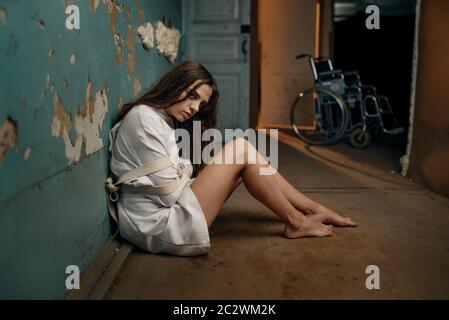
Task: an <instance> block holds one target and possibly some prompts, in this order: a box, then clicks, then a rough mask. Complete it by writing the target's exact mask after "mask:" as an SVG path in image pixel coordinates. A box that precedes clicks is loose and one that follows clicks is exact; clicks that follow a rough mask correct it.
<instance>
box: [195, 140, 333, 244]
mask: <svg viewBox="0 0 449 320" xmlns="http://www.w3.org/2000/svg"><path fill="white" fill-rule="evenodd" d="M242 144H243V145H244V148H243V147H242ZM236 145H237V146H238V147H237V148H236V149H237V150H235V151H234V149H235V147H236ZM231 150H232V151H231ZM241 150H244V151H243V152H244V154H243V155H242V154H240V155H239V152H241ZM248 151H251V152H257V151H255V149H254V147H253V146H252V145H251V144H250V143H249V142H247V141H246V140H244V139H237V140H235V141H232V142H230V143H228V144H226V145H225V146H224V147H223V148H222V149H221V151H220V152H219V153H218V154H217V155H216V156H215V157H214V158H213V159H212V161H211V162H210V164H208V165H207V166H206V167H205V168H204V169H203V170H202V171H201V172H200V174H199V175H198V176H197V177H196V179H195V181H194V182H193V183H192V184H191V188H192V190H193V192H194V193H195V195H196V197H197V199H198V201H199V203H200V205H201V208H202V209H203V212H204V215H205V217H206V221H207V224H208V226H211V225H212V223H213V221H214V220H215V218H216V216H217V215H218V213H219V212H220V209H221V207H222V205H223V203H224V202H225V201H226V199H227V198H228V197H229V195H230V194H231V193H232V192H233V191H234V189H235V186H236V185H238V179H239V178H240V177H241V178H242V181H243V183H244V184H245V186H246V188H247V189H248V191H249V192H250V194H251V195H252V196H253V197H255V198H256V199H257V200H259V201H260V202H262V203H263V204H265V205H266V206H267V207H268V208H270V209H271V210H272V211H273V212H274V213H275V214H276V215H278V216H279V218H280V219H281V220H282V221H284V223H285V230H284V234H285V236H286V237H288V238H300V237H306V236H315V237H324V236H329V235H331V234H332V229H331V228H330V227H328V226H325V225H324V224H322V223H320V222H319V221H316V220H313V219H309V218H307V217H305V216H304V215H303V214H302V213H301V212H300V211H298V210H297V209H296V208H295V207H294V206H293V205H292V204H291V203H290V201H289V200H288V199H287V197H286V196H285V195H284V193H283V192H282V190H281V189H280V188H279V186H278V184H277V183H276V180H275V177H274V176H273V175H261V174H260V171H259V169H260V168H261V167H263V166H266V165H267V164H265V163H262V162H260V161H257V163H255V164H252V163H248V162H249V161H248ZM230 152H232V154H233V155H234V157H233V159H232V160H233V162H232V164H227V163H224V159H225V157H226V154H229V153H230ZM237 155H239V156H242V157H243V159H244V162H243V163H242V164H238V163H237V161H236V156H237ZM219 159H221V162H222V164H217V163H216V162H217V161H218V160H219Z"/></svg>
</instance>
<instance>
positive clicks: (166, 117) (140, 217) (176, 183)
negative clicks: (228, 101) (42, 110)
mask: <svg viewBox="0 0 449 320" xmlns="http://www.w3.org/2000/svg"><path fill="white" fill-rule="evenodd" d="M217 103H218V90H217V85H216V82H215V80H214V79H213V77H212V75H211V74H210V73H209V72H208V71H207V70H206V69H205V68H204V67H203V66H202V65H201V64H199V63H196V62H192V61H187V62H183V63H181V64H179V65H178V66H176V67H175V68H173V69H172V70H170V71H169V72H168V73H166V74H165V75H163V76H162V77H161V78H160V79H159V80H158V81H157V82H156V83H155V84H154V86H153V87H152V88H151V89H150V90H149V91H148V92H147V93H145V94H144V95H143V96H142V97H140V98H138V99H137V100H136V101H134V102H132V103H128V104H125V105H124V106H123V107H122V108H121V110H120V112H119V115H118V123H117V124H116V125H115V126H114V128H113V129H112V130H111V132H110V138H111V141H110V142H111V145H110V151H111V153H112V158H111V163H110V169H111V171H112V173H113V174H114V175H115V176H116V177H120V178H119V180H118V181H117V182H116V183H115V184H113V183H112V181H111V180H109V185H108V189H109V191H110V192H111V196H112V197H111V198H112V199H113V200H117V199H118V201H117V209H118V216H119V217H118V220H119V230H120V233H121V236H122V237H123V238H125V239H127V240H129V241H130V242H131V243H133V244H135V245H136V246H138V247H140V248H142V249H143V250H146V251H149V252H152V253H169V254H175V255H184V256H193V255H200V254H207V253H208V251H209V248H210V242H209V231H208V230H209V227H210V226H211V225H212V223H213V221H214V220H215V218H216V216H217V215H218V213H219V212H220V208H221V207H222V205H223V203H224V202H225V201H226V200H227V199H228V197H229V196H230V195H231V194H232V192H233V191H234V190H235V189H236V188H237V187H238V186H239V185H240V184H241V183H243V184H244V185H245V187H246V188H247V189H248V191H249V192H250V194H251V195H252V196H254V197H255V198H256V199H257V200H259V201H261V202H262V203H263V204H265V205H266V206H267V207H268V208H270V209H271V210H272V211H273V212H274V213H275V214H276V215H278V216H279V218H280V219H281V220H282V221H283V222H284V223H285V227H284V235H285V237H287V238H301V237H325V236H330V235H331V234H332V229H331V226H328V225H326V224H330V225H335V226H340V227H347V226H356V223H355V222H353V221H352V220H351V219H349V218H344V217H342V216H340V215H338V214H337V213H335V212H334V211H332V210H330V209H327V208H325V207H324V206H322V205H320V204H318V203H316V202H314V201H312V200H311V199H309V198H307V197H306V196H304V195H303V194H302V193H300V192H299V191H298V190H296V189H295V188H294V187H293V186H291V185H290V184H289V183H288V182H287V181H286V180H285V179H284V178H283V177H282V176H281V175H280V174H279V173H277V172H276V173H275V174H273V175H260V174H259V169H260V168H262V167H267V166H269V164H268V163H267V162H266V161H265V160H264V158H263V157H261V156H260V158H259V157H258V158H257V159H258V160H257V162H251V161H248V154H249V153H250V152H257V150H255V148H254V147H253V146H252V145H251V144H250V143H249V142H248V141H247V140H245V139H241V138H239V139H236V140H233V141H231V142H229V143H227V144H226V145H224V146H223V147H222V148H221V150H220V151H219V152H218V153H217V154H215V155H213V157H212V159H211V160H210V161H208V163H201V164H200V165H197V164H195V165H192V163H193V161H191V160H192V159H190V160H187V159H183V158H181V157H179V155H178V148H177V145H176V138H175V128H184V129H186V130H188V131H189V132H190V133H191V134H190V137H191V138H192V130H193V129H192V128H193V121H200V122H201V132H204V130H206V129H208V128H213V127H215V125H216V115H217ZM192 139H193V138H192ZM190 145H193V143H191V144H190ZM202 148H204V145H203V146H202ZM231 153H232V155H233V156H232V157H233V160H235V158H236V157H237V156H242V157H243V158H244V159H245V161H244V162H243V163H236V162H237V161H233V162H232V163H224V159H225V155H226V154H228V155H231ZM191 157H193V154H192V155H191ZM220 160H223V161H222V162H220ZM219 163H223V164H219ZM192 176H193V177H196V178H192Z"/></svg>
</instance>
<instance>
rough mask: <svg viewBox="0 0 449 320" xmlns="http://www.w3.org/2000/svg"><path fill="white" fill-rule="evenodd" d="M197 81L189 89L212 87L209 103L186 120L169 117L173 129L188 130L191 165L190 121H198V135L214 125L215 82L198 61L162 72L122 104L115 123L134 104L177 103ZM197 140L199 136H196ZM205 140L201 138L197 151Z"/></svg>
mask: <svg viewBox="0 0 449 320" xmlns="http://www.w3.org/2000/svg"><path fill="white" fill-rule="evenodd" d="M198 80H199V83H198V84H197V85H195V87H193V88H192V89H191V90H192V91H193V90H195V89H196V88H198V87H200V86H202V85H203V84H207V85H209V86H210V87H211V88H212V95H211V96H210V99H209V102H208V103H207V104H206V105H205V106H203V107H201V108H200V110H199V111H198V112H197V113H196V114H195V115H194V116H193V117H192V118H190V119H189V120H187V121H184V122H179V121H177V120H176V119H175V118H173V122H174V124H175V128H183V129H186V130H187V131H188V132H189V136H190V160H191V162H192V164H193V138H194V137H193V121H201V136H202V133H203V132H204V131H205V130H207V129H210V128H215V127H216V125H217V108H218V98H219V93H218V89H217V83H216V81H215V79H214V78H213V76H212V75H211V74H210V72H209V71H208V70H207V69H206V68H205V67H204V66H203V65H201V64H200V63H198V62H195V61H184V62H182V63H180V64H178V65H177V66H175V67H174V68H172V69H171V70H169V71H168V72H167V73H165V74H164V75H162V76H161V77H160V78H159V80H157V81H156V82H155V83H154V84H153V86H152V87H151V88H150V89H149V90H148V91H147V92H146V93H144V94H143V95H142V96H141V97H139V98H137V99H135V100H134V101H132V102H129V103H126V104H124V105H123V106H122V107H121V108H120V110H119V113H118V116H117V122H119V121H121V120H123V118H125V116H126V115H127V114H128V112H129V111H130V110H131V109H132V108H133V107H135V106H137V105H140V104H144V105H148V106H152V107H155V108H167V107H169V106H171V105H173V104H175V103H177V102H180V101H184V100H185V99H187V97H188V96H189V95H188V94H187V95H186V97H184V98H183V99H180V97H181V94H182V93H183V92H184V91H186V90H188V89H189V88H190V86H192V85H193V84H194V83H195V82H196V81H198ZM200 139H201V137H200ZM206 144H207V142H203V141H201V153H202V151H203V149H204V147H205V146H206ZM200 158H201V164H193V169H194V170H193V176H194V177H195V176H197V175H198V173H199V172H200V171H201V169H202V168H203V167H204V166H205V164H204V163H203V162H202V157H201V156H200Z"/></svg>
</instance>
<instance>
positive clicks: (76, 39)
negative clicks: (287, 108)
mask: <svg viewBox="0 0 449 320" xmlns="http://www.w3.org/2000/svg"><path fill="white" fill-rule="evenodd" d="M72 3H74V4H76V5H77V6H78V7H79V9H80V30H73V31H70V30H68V29H67V28H66V27H65V22H66V18H67V17H68V15H66V13H65V8H66V6H67V5H70V4H72ZM108 3H109V4H108ZM96 4H98V7H96ZM95 7H96V8H95ZM114 8H115V9H116V10H115V9H114ZM164 17H165V21H166V22H167V21H170V22H171V24H172V26H173V27H175V28H177V29H181V25H182V21H181V1H180V0H159V1H156V0H141V1H138V0H128V1H123V0H122V1H120V0H116V1H109V0H99V1H98V0H97V1H95V0H92V1H90V0H78V1H69V0H41V1H29V0H14V1H13V0H6V1H1V2H0V71H1V73H0V128H3V131H2V129H0V133H5V132H7V133H8V134H12V133H13V131H14V130H12V131H11V130H6V128H7V127H8V126H7V125H6V124H7V123H8V121H7V119H12V120H13V122H14V123H15V124H16V133H17V137H16V140H15V141H16V143H15V145H14V146H12V148H7V147H5V145H6V144H5V141H7V139H8V137H6V138H5V136H0V145H1V144H2V143H3V147H1V148H3V150H4V151H5V152H3V154H2V151H1V150H2V149H1V148H0V298H2V299H5V298H32V299H36V298H38V299H40V298H45V299H60V298H62V297H63V296H64V294H65V279H66V276H67V275H66V274H65V268H66V266H67V265H72V264H73V265H78V266H79V267H80V268H81V270H85V268H86V267H87V266H88V265H89V263H90V262H91V261H92V260H93V258H94V257H95V255H96V254H97V253H98V251H99V250H100V249H101V248H102V247H103V246H104V244H105V242H106V241H107V239H108V237H109V233H110V226H109V219H108V215H107V208H106V198H105V192H104V187H103V186H104V185H103V183H104V180H105V179H106V176H107V172H108V157H109V154H108V150H107V146H108V130H109V129H110V127H111V125H112V123H113V121H114V118H115V116H116V114H117V111H118V108H119V105H120V104H121V103H123V102H124V101H129V100H130V99H132V98H133V97H135V96H136V94H139V87H141V88H142V92H143V91H145V89H146V88H148V87H150V85H151V84H152V82H153V81H154V80H155V79H156V78H157V77H158V76H159V75H160V74H161V73H163V72H164V71H166V70H168V69H169V68H170V67H172V66H173V64H172V63H170V62H169V60H168V59H167V58H166V57H164V56H163V55H162V54H160V53H159V52H158V51H157V49H156V48H150V49H148V50H146V49H144V48H143V46H142V43H141V41H140V38H139V36H138V34H137V27H138V26H139V25H142V24H144V23H146V22H151V23H152V24H153V25H155V23H156V22H157V21H162V20H163V19H164ZM120 52H121V54H120ZM72 55H75V57H76V62H75V63H74V64H72V63H71V62H70V58H71V57H72ZM179 61H181V53H180V54H179V56H178V58H177V59H176V60H175V61H174V63H175V64H176V63H177V62H179ZM134 65H135V67H134ZM139 80H140V81H139ZM89 83H90V85H89ZM89 89H90V90H89ZM86 95H87V98H86ZM55 99H56V100H59V101H60V103H56V102H55V101H56V100H55ZM100 107H101V108H100ZM106 107H107V108H106ZM100 109H101V110H100ZM106 109H107V110H106ZM102 112H103V113H102ZM95 117H97V119H96V120H95ZM98 117H100V118H98ZM77 118H78V119H81V120H83V121H85V122H84V124H87V125H88V126H90V127H89V129H88V130H87V129H86V130H85V134H84V135H83V134H80V133H79V132H82V131H77V128H76V125H77V121H76V119H77ZM55 119H56V120H57V121H56V122H55ZM10 124H11V122H10ZM61 125H62V127H61ZM64 128H65V131H66V132H67V133H68V138H69V139H70V140H69V141H68V142H67V140H66V142H64V140H63V132H64ZM89 130H90V131H89ZM88 131H89V132H90V133H89V132H88ZM96 132H97V133H98V137H97V138H96V140H95V139H93V137H94V138H95V135H96V134H97V133H96ZM77 139H78V143H79V146H81V147H80V149H78V150H80V153H79V155H80V157H79V159H78V158H76V157H75V158H76V159H75V160H73V159H72V160H70V159H69V157H68V156H67V154H66V147H67V146H71V147H70V148H69V149H71V148H72V149H74V148H73V146H75V145H76V140H77ZM99 139H101V140H99ZM92 145H93V147H92ZM5 148H6V149H5ZM72 151H73V150H72ZM75 153H76V152H75ZM81 285H82V284H81Z"/></svg>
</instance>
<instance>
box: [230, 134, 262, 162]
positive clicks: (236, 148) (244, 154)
mask: <svg viewBox="0 0 449 320" xmlns="http://www.w3.org/2000/svg"><path fill="white" fill-rule="evenodd" d="M257 156H258V152H257V149H256V148H255V147H254V146H253V144H252V143H251V142H250V141H248V140H247V139H245V138H236V139H234V140H232V141H229V142H228V143H227V144H226V145H225V163H229V162H230V161H232V163H234V164H246V163H256V161H257Z"/></svg>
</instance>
